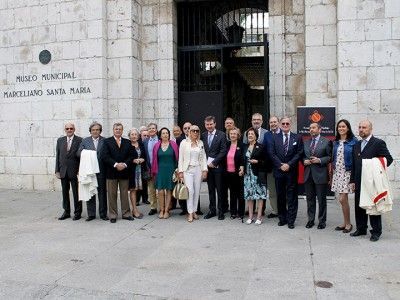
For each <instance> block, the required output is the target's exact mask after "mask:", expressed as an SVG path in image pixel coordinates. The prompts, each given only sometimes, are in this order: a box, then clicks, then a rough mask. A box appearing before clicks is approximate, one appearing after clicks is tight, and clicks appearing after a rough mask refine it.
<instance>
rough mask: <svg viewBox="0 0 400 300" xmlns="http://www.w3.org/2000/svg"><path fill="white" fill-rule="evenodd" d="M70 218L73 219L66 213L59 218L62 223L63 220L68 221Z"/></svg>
mask: <svg viewBox="0 0 400 300" xmlns="http://www.w3.org/2000/svg"><path fill="white" fill-rule="evenodd" d="M68 218H71V215H70V214H68V213H66V212H64V213H63V214H62V215H61V217H59V218H58V219H59V220H60V221H62V220H65V219H68Z"/></svg>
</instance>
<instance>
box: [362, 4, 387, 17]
mask: <svg viewBox="0 0 400 300" xmlns="http://www.w3.org/2000/svg"><path fill="white" fill-rule="evenodd" d="M384 17H385V0H358V1H357V18H358V19H380V18H384Z"/></svg>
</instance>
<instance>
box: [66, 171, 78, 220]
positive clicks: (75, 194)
mask: <svg viewBox="0 0 400 300" xmlns="http://www.w3.org/2000/svg"><path fill="white" fill-rule="evenodd" d="M70 185H71V187H72V195H73V197H74V215H76V216H80V215H81V214H82V202H81V201H79V196H78V178H77V177H75V178H69V177H68V174H66V175H65V177H64V178H61V189H62V197H63V208H64V210H65V212H66V213H67V214H71V204H70V198H69V187H70Z"/></svg>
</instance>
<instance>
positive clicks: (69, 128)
mask: <svg viewBox="0 0 400 300" xmlns="http://www.w3.org/2000/svg"><path fill="white" fill-rule="evenodd" d="M65 130H74V128H71V127H68V128H65Z"/></svg>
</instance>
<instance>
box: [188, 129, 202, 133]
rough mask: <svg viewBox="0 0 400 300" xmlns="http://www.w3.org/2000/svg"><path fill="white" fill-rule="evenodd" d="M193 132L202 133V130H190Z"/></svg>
mask: <svg viewBox="0 0 400 300" xmlns="http://www.w3.org/2000/svg"><path fill="white" fill-rule="evenodd" d="M190 131H191V132H194V133H199V132H200V130H197V129H193V130H190Z"/></svg>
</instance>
